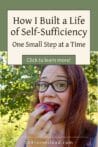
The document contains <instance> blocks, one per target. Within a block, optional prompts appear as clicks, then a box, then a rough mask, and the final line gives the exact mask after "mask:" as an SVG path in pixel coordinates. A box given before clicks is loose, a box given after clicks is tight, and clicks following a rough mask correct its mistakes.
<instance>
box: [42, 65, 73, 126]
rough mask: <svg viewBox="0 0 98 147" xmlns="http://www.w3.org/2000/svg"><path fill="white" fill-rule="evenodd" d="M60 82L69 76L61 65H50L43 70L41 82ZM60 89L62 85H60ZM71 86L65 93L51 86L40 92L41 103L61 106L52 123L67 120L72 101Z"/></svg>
mask: <svg viewBox="0 0 98 147" xmlns="http://www.w3.org/2000/svg"><path fill="white" fill-rule="evenodd" d="M58 80H61V81H63V80H67V75H66V72H65V70H64V69H63V67H62V66H60V65H48V66H46V67H45V69H44V70H43V72H42V74H41V77H40V81H45V82H48V83H52V82H54V81H58ZM58 86H59V87H60V86H61V88H62V85H58ZM70 96H71V94H70V86H69V85H68V87H67V89H66V90H64V91H63V92H56V91H55V90H54V89H53V87H52V86H51V85H49V87H48V89H47V90H46V91H44V92H39V101H40V102H54V103H57V104H59V105H60V107H59V109H58V110H57V111H56V113H55V117H54V118H53V119H52V122H53V123H54V124H55V123H59V122H63V121H64V119H65V114H66V108H67V104H68V100H69V99H70Z"/></svg>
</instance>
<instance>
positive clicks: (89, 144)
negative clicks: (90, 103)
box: [85, 127, 98, 147]
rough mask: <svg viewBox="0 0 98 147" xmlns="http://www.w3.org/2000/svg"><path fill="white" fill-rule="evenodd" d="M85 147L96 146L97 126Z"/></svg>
mask: <svg viewBox="0 0 98 147" xmlns="http://www.w3.org/2000/svg"><path fill="white" fill-rule="evenodd" d="M85 147H98V127H97V129H96V133H95V135H94V136H92V137H90V139H89V141H88V142H87V144H86V145H85Z"/></svg>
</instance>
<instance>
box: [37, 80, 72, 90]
mask: <svg viewBox="0 0 98 147" xmlns="http://www.w3.org/2000/svg"><path fill="white" fill-rule="evenodd" d="M69 84H71V82H70V81H68V80H57V81H54V82H51V83H48V82H46V81H38V82H36V86H37V88H38V90H39V92H45V91H46V90H47V89H48V87H49V85H51V86H52V88H53V89H54V90H55V91H56V92H64V91H65V90H66V89H67V88H68V85H69Z"/></svg>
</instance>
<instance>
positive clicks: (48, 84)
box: [35, 80, 71, 93]
mask: <svg viewBox="0 0 98 147" xmlns="http://www.w3.org/2000/svg"><path fill="white" fill-rule="evenodd" d="M58 81H65V82H66V83H67V86H66V87H65V89H64V90H62V91H58V90H56V89H55V87H54V85H53V83H55V82H58ZM39 82H44V83H45V84H47V88H46V89H45V90H43V91H40V90H39V89H38V91H39V92H40V93H43V92H45V91H47V89H48V88H49V86H50V85H51V87H52V88H53V90H55V91H56V92H59V93H60V92H64V91H65V90H67V88H68V86H69V85H71V81H70V80H56V81H53V82H51V83H48V82H46V81H37V82H36V83H35V86H39Z"/></svg>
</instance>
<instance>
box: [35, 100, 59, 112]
mask: <svg viewBox="0 0 98 147" xmlns="http://www.w3.org/2000/svg"><path fill="white" fill-rule="evenodd" d="M39 107H42V108H44V109H45V111H44V112H43V114H45V113H47V112H49V111H53V112H56V111H57V110H58V108H59V107H60V105H59V104H57V103H54V102H44V103H39V104H37V105H36V106H35V108H39Z"/></svg>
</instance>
